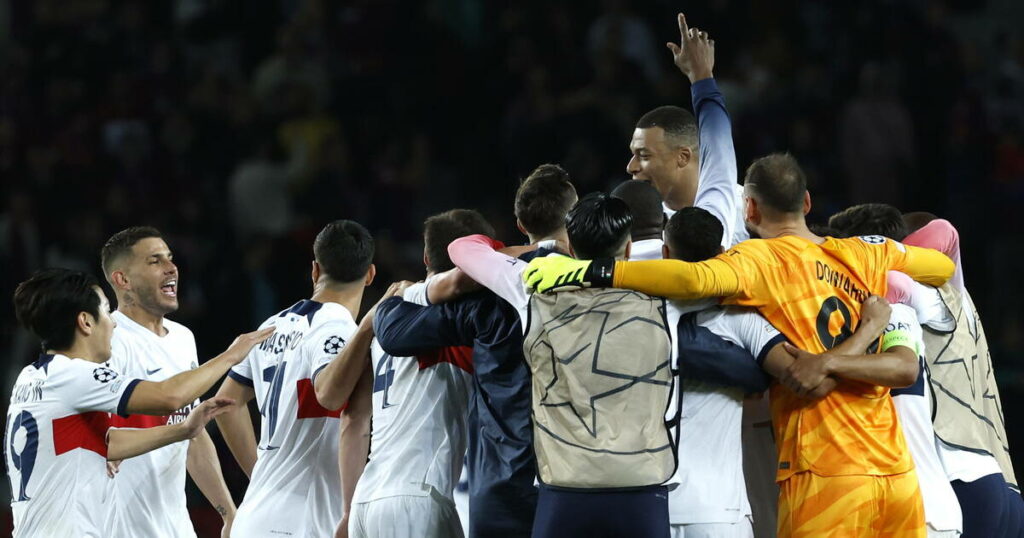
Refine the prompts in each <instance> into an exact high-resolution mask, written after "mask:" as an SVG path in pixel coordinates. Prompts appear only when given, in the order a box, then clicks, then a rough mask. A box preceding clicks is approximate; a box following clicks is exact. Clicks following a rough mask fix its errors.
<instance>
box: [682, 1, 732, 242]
mask: <svg viewBox="0 0 1024 538" xmlns="http://www.w3.org/2000/svg"><path fill="white" fill-rule="evenodd" d="M677 21H678V23H679V45H676V44H675V43H668V44H667V45H668V48H669V49H670V50H671V51H672V57H673V60H674V62H675V64H676V67H678V68H679V70H680V71H682V73H683V74H684V75H686V77H687V78H688V79H690V98H691V99H692V102H693V113H694V115H695V116H697V133H698V137H699V138H698V139H699V147H700V160H699V164H700V176H699V177H700V181H699V183H698V184H697V196H696V198H695V199H694V202H693V205H694V207H699V208H702V209H706V210H707V211H708V212H709V213H711V214H712V215H714V216H715V217H716V218H718V220H719V221H721V223H722V228H723V232H724V233H723V234H722V246H723V247H724V248H729V247H730V246H732V237H733V232H734V229H733V228H734V227H735V225H736V217H737V212H738V211H739V209H738V207H737V197H736V177H737V167H736V150H735V148H734V147H733V141H732V122H731V121H730V120H729V113H728V112H727V111H726V108H725V99H724V98H723V97H722V92H720V91H719V90H718V84H717V83H716V82H715V79H714V78H713V76H714V75H713V74H712V69H713V68H714V65H715V42H714V41H713V40H711V39H709V38H708V35H707V33H704V32H698V31H691V30H690V28H689V27H688V26H687V24H686V16H684V15H683V14H682V13H680V14H679V15H678V17H677Z"/></svg>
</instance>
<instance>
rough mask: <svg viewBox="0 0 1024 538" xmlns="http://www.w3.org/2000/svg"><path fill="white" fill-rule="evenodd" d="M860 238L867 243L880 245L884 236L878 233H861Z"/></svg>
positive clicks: (883, 241)
mask: <svg viewBox="0 0 1024 538" xmlns="http://www.w3.org/2000/svg"><path fill="white" fill-rule="evenodd" d="M860 240H861V241H863V242H865V243H867V244H869V245H881V244H882V243H885V238H884V237H882V236H880V235H862V236H860Z"/></svg>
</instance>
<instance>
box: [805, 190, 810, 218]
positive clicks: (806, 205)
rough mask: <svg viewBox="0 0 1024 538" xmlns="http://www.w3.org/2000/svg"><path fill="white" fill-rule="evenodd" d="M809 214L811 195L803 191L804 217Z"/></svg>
mask: <svg viewBox="0 0 1024 538" xmlns="http://www.w3.org/2000/svg"><path fill="white" fill-rule="evenodd" d="M810 212H811V193H810V192H808V191H804V215H806V214H808V213H810Z"/></svg>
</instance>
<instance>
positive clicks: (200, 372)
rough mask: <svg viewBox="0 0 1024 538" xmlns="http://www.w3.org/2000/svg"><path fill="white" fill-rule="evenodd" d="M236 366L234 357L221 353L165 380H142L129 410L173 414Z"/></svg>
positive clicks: (141, 412) (132, 397)
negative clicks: (232, 358)
mask: <svg viewBox="0 0 1024 538" xmlns="http://www.w3.org/2000/svg"><path fill="white" fill-rule="evenodd" d="M233 365H234V361H232V360H231V358H230V357H228V356H226V355H225V354H221V355H218V356H216V357H214V358H213V359H210V360H209V361H207V362H206V363H205V364H203V365H202V366H200V367H199V368H196V369H194V370H188V371H186V372H182V373H180V374H178V375H175V376H174V377H170V378H168V379H165V380H164V381H158V382H152V381H144V382H142V383H139V385H138V386H137V387H136V389H135V391H134V392H133V393H132V396H131V398H130V399H129V400H128V406H127V411H128V412H129V413H140V414H144V415H169V414H171V413H173V412H175V411H177V410H178V409H181V408H182V407H185V406H186V405H188V404H190V403H192V402H193V401H195V400H196V398H199V397H200V396H202V395H203V394H204V393H205V392H206V391H208V390H210V387H212V386H213V385H214V384H215V383H216V382H217V380H219V379H220V378H222V377H224V374H226V373H227V371H228V369H230V368H231V366H233Z"/></svg>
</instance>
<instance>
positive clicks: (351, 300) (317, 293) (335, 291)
mask: <svg viewBox="0 0 1024 538" xmlns="http://www.w3.org/2000/svg"><path fill="white" fill-rule="evenodd" d="M364 289H365V288H364V287H363V286H362V283H360V285H359V286H351V287H345V288H330V287H327V286H323V287H320V288H316V289H314V290H313V296H312V297H310V298H309V299H310V300H311V301H316V302H318V303H338V304H340V305H341V306H344V307H345V308H346V309H348V311H349V312H350V313H351V314H352V317H353V318H355V317H356V316H357V315H359V306H360V305H361V304H362V300H363V290H364Z"/></svg>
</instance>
